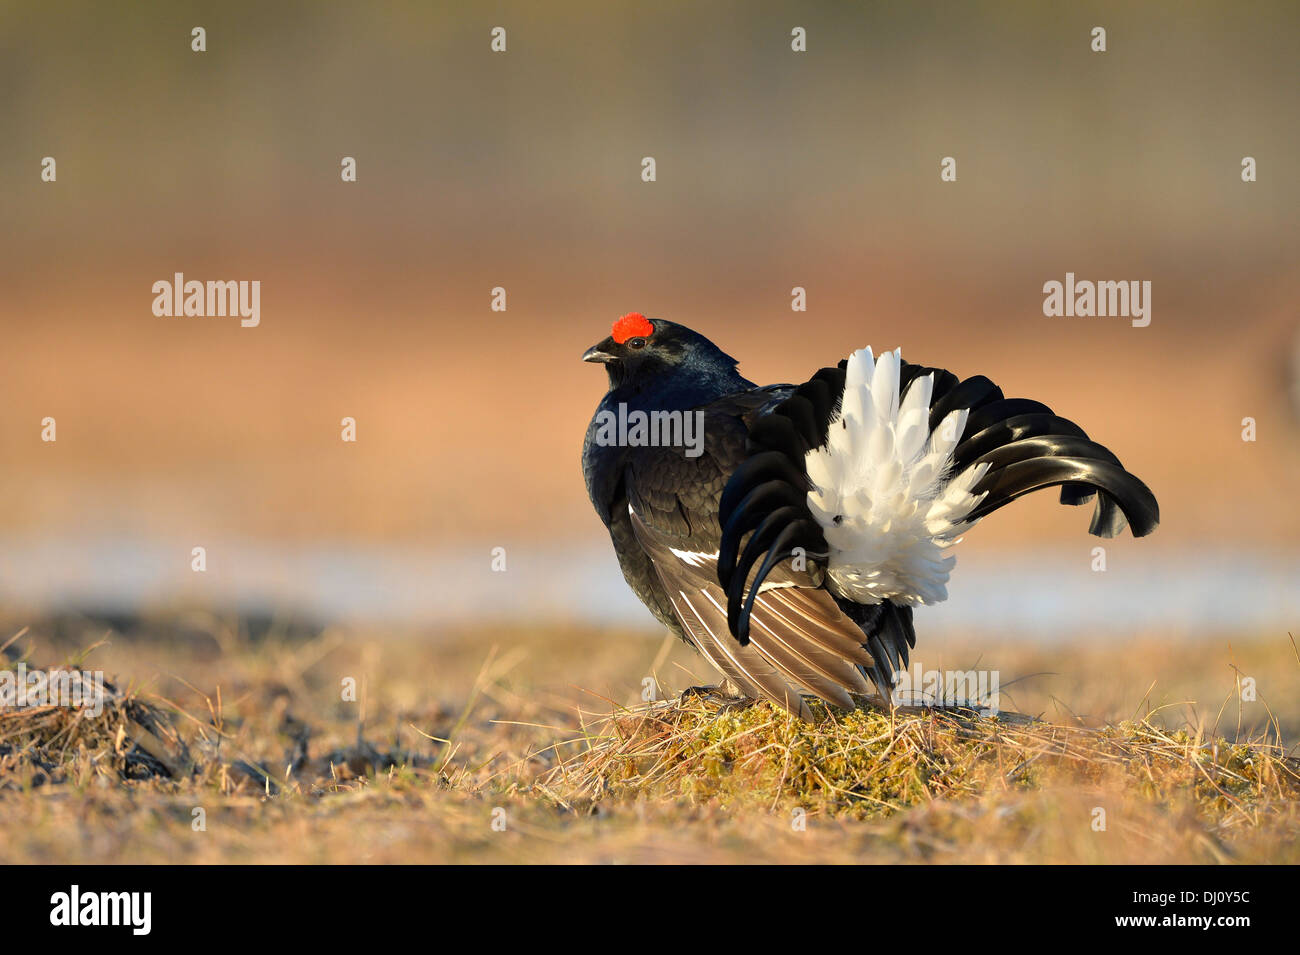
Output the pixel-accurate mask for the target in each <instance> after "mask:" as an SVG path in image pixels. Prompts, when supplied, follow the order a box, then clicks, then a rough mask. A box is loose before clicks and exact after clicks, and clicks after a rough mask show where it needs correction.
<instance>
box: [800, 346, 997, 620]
mask: <svg viewBox="0 0 1300 955" xmlns="http://www.w3.org/2000/svg"><path fill="white" fill-rule="evenodd" d="M901 361H902V357H901V353H900V351H899V350H897V349H896V350H894V351H892V352H885V353H884V354H883V355H881V356H880V358H879V359H877V358H875V357H874V356H873V355H872V352H871V349H870V348H864V349H862V350H861V351H858V352H855V353H854V354H853V355H851V356H849V362H848V368H847V369H846V373H845V382H844V396H843V399H842V400H841V403H840V413H839V415H838V416H837V417H836V418H835V419H834V420H832V422H831V426H830V432H829V437H828V440H827V444H826V447H824V448H819V449H816V450H814V451H810V452H809V453H808V456H807V458H806V459H805V465H806V467H807V471H808V477H809V479H810V480H811V482H812V484H813V486H814V488H813V490H812V491H811V492H809V494H808V506H809V508H810V509H811V511H812V513H813V516H814V517H816V518H817V521H818V522H819V523H820V524H821V525H822V527H823V528H824V529H825V535H826V541H827V543H828V544H830V548H831V554H830V561H829V566H828V568H827V576H828V578H829V581H830V586H831V589H832V590H834V591H835V592H836V593H838V594H840V595H841V596H845V597H848V598H850V599H851V600H854V601H856V602H858V603H880V602H881V601H883V600H892V601H894V602H896V603H905V604H930V603H937V602H939V601H941V600H944V599H945V598H947V596H948V575H949V573H950V572H951V570H952V566H953V564H954V563H955V562H956V558H955V557H952V556H944V551H945V550H946V549H947V548H948V547H951V546H952V545H953V544H955V543H957V541H958V540H959V537H958V535H959V534H961V532H962V531H963V530H964V529H965V528H966V527H967V526H968V523H967V518H968V516H969V515H970V513H971V511H972V510H973V509H974V508H975V507H976V505H978V504H979V502H980V500H982V499H983V497H984V495H983V494H979V495H976V494H972V493H971V489H972V488H973V487H974V486H975V484H976V482H978V481H979V479H980V478H981V477H983V476H984V473H985V471H986V470H987V465H979V466H977V467H973V468H968V469H967V470H965V471H963V472H962V473H961V474H959V475H957V476H955V477H951V479H950V473H949V472H950V471H951V468H952V457H953V452H954V451H955V450H956V448H957V444H958V442H959V441H960V440H961V436H962V431H963V430H964V429H965V427H966V418H967V415H968V414H969V412H968V411H967V410H966V409H960V410H958V411H953V412H952V413H951V414H949V415H948V416H947V417H945V418H944V420H943V421H941V422H940V423H939V427H938V428H936V429H935V431H934V433H930V431H929V418H930V396H931V394H932V393H933V388H934V376H933V374H931V375H926V376H925V377H923V378H918V379H916V380H915V381H913V382H912V385H911V387H910V388H908V390H907V395H906V396H905V397H904V398H903V400H902V403H901V404H900V402H899V387H898V386H899V374H900V370H901V364H900V363H901Z"/></svg>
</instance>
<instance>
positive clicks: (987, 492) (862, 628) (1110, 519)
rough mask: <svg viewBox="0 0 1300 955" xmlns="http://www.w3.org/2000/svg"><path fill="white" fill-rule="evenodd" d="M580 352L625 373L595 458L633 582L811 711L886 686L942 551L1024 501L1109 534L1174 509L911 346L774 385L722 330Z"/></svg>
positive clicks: (858, 356)
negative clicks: (726, 347) (1049, 490)
mask: <svg viewBox="0 0 1300 955" xmlns="http://www.w3.org/2000/svg"><path fill="white" fill-rule="evenodd" d="M582 358H583V361H593V362H601V363H603V364H604V365H605V368H606V370H607V371H608V373H609V391H608V392H607V393H606V395H605V397H604V398H603V399H602V400H601V402H600V405H599V407H598V408H597V411H596V415H595V417H593V419H592V422H591V424H590V425H589V426H588V428H587V436H586V440H585V441H584V443H583V448H582V469H583V473H584V474H585V476H586V480H587V493H588V494H589V495H590V496H591V502H592V504H593V505H595V507H596V512H597V513H598V514H599V515H600V517H601V520H603V521H604V522H605V526H606V527H607V528H608V529H609V534H610V537H611V538H612V539H613V542H614V550H615V552H616V553H617V555H618V561H619V565H620V566H621V567H622V570H623V576H624V577H625V578H626V579H627V582H628V584H629V585H630V586H631V588H632V590H633V591H634V592H635V593H636V595H637V596H638V597H640V598H641V601H642V603H644V604H645V605H646V606H647V607H648V608H649V609H650V612H651V613H653V614H654V615H655V616H656V617H658V618H659V620H660V621H662V622H663V624H664V625H665V626H667V627H668V628H669V629H671V630H673V631H674V632H676V633H677V634H678V635H679V636H680V637H681V638H682V639H683V640H686V641H687V642H688V643H690V644H691V645H692V646H694V647H695V648H696V649H697V650H699V652H700V653H702V654H703V655H704V657H705V658H706V659H707V660H708V661H709V663H711V664H712V665H713V667H714V668H715V669H716V670H717V671H718V672H719V673H721V674H722V676H723V677H724V680H725V682H724V687H725V688H726V689H727V690H728V691H729V692H731V693H733V694H734V695H740V696H745V697H749V698H753V699H758V698H766V699H769V700H771V701H773V702H775V703H777V704H779V705H781V706H783V707H785V708H787V709H788V710H790V711H791V712H794V713H798V714H799V715H801V716H803V717H805V718H808V717H809V716H810V712H809V710H808V707H807V705H806V704H805V703H804V702H803V699H802V698H801V696H800V691H807V692H809V693H812V694H815V695H817V696H819V697H821V698H822V699H823V700H826V701H827V702H828V703H832V704H834V705H836V706H840V707H845V708H852V707H853V706H854V700H853V697H852V694H855V693H856V694H865V693H868V692H870V689H871V686H870V684H868V682H867V680H868V679H869V680H870V681H871V683H873V684H875V687H876V689H877V691H878V692H879V693H880V694H881V695H882V696H886V697H887V696H888V694H889V692H890V690H891V688H892V687H893V686H894V684H895V682H896V678H897V674H898V671H899V670H900V668H905V667H907V666H908V651H909V649H910V648H912V647H915V645H916V634H915V631H914V630H913V628H912V608H913V607H915V606H917V605H918V604H932V603H937V602H938V601H941V600H943V599H945V598H946V597H947V582H948V575H949V572H950V571H951V569H952V565H953V563H954V562H955V558H954V557H951V556H945V551H946V549H947V548H949V547H950V546H951V545H952V544H954V543H956V542H957V540H958V538H959V537H960V535H961V534H962V533H963V532H964V531H965V530H966V529H968V528H969V527H970V526H971V525H973V524H974V523H975V522H976V521H978V520H980V518H982V517H984V516H985V515H986V514H990V513H992V512H993V511H996V510H997V509H998V508H1000V507H1002V506H1003V505H1004V504H1007V503H1009V502H1010V501H1012V500H1015V499H1016V498H1017V497H1020V496H1021V495H1022V494H1027V493H1029V492H1030V491H1036V490H1038V489H1039V488H1045V487H1053V486H1059V487H1060V488H1061V492H1060V493H1061V503H1063V504H1083V503H1085V502H1087V501H1089V500H1091V499H1093V498H1094V497H1095V498H1096V508H1095V510H1094V511H1093V516H1092V524H1091V526H1090V527H1089V528H1088V530H1089V532H1090V533H1092V534H1095V535H1096V536H1098V537H1114V536H1115V535H1116V534H1118V533H1119V532H1120V531H1121V530H1123V528H1124V525H1125V523H1126V522H1127V524H1128V525H1129V526H1130V527H1131V528H1132V531H1133V534H1134V536H1136V537H1142V536H1145V535H1146V534H1149V533H1151V532H1152V531H1153V530H1154V529H1155V527H1156V525H1157V523H1158V522H1159V508H1158V506H1157V504H1156V499H1155V497H1154V496H1153V495H1152V493H1151V491H1150V490H1148V489H1147V486H1146V485H1145V484H1143V483H1142V482H1141V481H1139V480H1138V479H1137V478H1136V477H1134V476H1133V475H1132V474H1129V473H1128V472H1127V471H1126V470H1124V467H1123V466H1122V465H1121V464H1120V462H1119V459H1118V458H1116V457H1115V455H1113V454H1112V453H1111V452H1110V451H1108V450H1106V449H1105V448H1104V447H1102V446H1101V445H1099V444H1097V443H1095V442H1093V441H1091V440H1090V439H1089V438H1088V436H1087V434H1085V433H1084V431H1083V429H1082V428H1080V427H1079V426H1078V425H1076V424H1074V423H1073V422H1071V421H1068V420H1066V419H1065V418H1061V417H1059V416H1057V415H1055V414H1053V413H1052V409H1050V408H1048V407H1047V406H1046V405H1044V404H1042V403H1040V402H1037V401H1032V400H1030V399H1027V398H1007V397H1005V396H1004V395H1003V393H1002V390H1001V389H1000V388H998V387H997V386H996V385H995V384H993V382H991V381H989V379H987V378H985V377H983V376H982V375H977V376H976V377H973V378H966V379H958V378H957V376H956V375H954V374H952V373H951V372H949V371H944V370H942V369H938V368H926V367H923V366H921V365H913V364H911V363H909V362H905V361H903V360H902V358H901V356H900V354H899V352H898V351H892V352H885V353H883V354H882V355H880V356H879V357H877V356H874V355H873V354H872V352H871V350H870V349H863V350H862V351H859V352H856V353H854V354H853V355H851V356H849V358H847V359H846V360H844V361H841V362H840V363H839V364H838V365H837V366H836V367H833V368H823V369H822V370H821V371H819V372H817V374H815V375H813V377H812V378H811V379H810V380H809V381H807V382H805V383H803V384H801V385H768V386H766V387H759V386H757V385H755V384H754V383H753V382H750V381H747V380H746V379H745V378H743V377H742V376H741V375H740V374H739V373H738V372H737V371H736V360H735V359H734V358H731V357H729V356H728V355H726V354H724V353H723V352H722V351H721V350H720V349H719V348H718V347H717V346H716V345H714V344H713V343H712V342H710V341H709V340H708V339H706V338H705V337H704V336H702V335H699V334H697V333H696V332H693V331H691V330H690V329H689V328H686V327H685V326H683V325H677V324H675V323H673V322H668V321H664V320H662V319H647V318H646V317H645V316H643V315H640V314H637V313H632V314H630V315H624V316H623V317H622V318H620V319H619V320H618V321H617V322H615V323H614V329H613V334H612V335H610V336H609V337H608V338H606V339H605V340H604V341H602V342H600V343H599V344H597V345H595V346H593V347H592V348H590V349H588V350H587V352H586V354H584V355H583V356H582Z"/></svg>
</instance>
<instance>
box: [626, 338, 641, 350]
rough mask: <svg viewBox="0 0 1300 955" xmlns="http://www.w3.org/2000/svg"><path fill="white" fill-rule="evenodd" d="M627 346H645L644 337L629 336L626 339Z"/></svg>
mask: <svg viewBox="0 0 1300 955" xmlns="http://www.w3.org/2000/svg"><path fill="white" fill-rule="evenodd" d="M627 347H628V348H645V339H644V338H629V339H628V340H627Z"/></svg>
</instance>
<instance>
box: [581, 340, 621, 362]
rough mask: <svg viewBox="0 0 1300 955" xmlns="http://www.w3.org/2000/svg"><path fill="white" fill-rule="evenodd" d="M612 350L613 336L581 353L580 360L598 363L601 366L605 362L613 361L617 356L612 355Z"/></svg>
mask: <svg viewBox="0 0 1300 955" xmlns="http://www.w3.org/2000/svg"><path fill="white" fill-rule="evenodd" d="M613 349H614V338H613V336H611V337H609V338H606V339H605V340H604V341H603V342H599V343H597V344H595V345H592V346H591V347H590V348H588V349H587V350H586V351H585V352H583V353H582V360H583V361H598V362H600V363H601V364H604V363H605V362H609V361H613V360H614V359H615V358H617V357H618V356H617V355H615V354H613Z"/></svg>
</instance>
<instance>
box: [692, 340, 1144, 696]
mask: <svg viewBox="0 0 1300 955" xmlns="http://www.w3.org/2000/svg"><path fill="white" fill-rule="evenodd" d="M846 365H847V362H840V364H839V366H838V367H836V368H823V369H821V370H820V371H819V372H817V374H816V375H814V376H813V378H812V379H811V380H809V381H808V382H805V383H804V384H802V385H799V386H798V387H796V388H795V389H794V391H793V392H792V393H791V394H790V396H789V397H788V398H786V399H785V400H784V401H782V402H780V403H778V404H777V405H775V406H774V407H772V409H771V411H770V412H769V413H768V414H766V415H763V416H762V417H760V418H758V419H757V420H756V421H755V422H753V423H752V424H751V427H750V433H749V438H748V441H747V448H746V452H747V455H748V456H747V458H746V460H745V461H744V463H742V464H741V465H740V467H738V468H737V469H736V470H735V471H734V472H733V474H732V476H731V478H730V479H729V481H728V483H727V485H726V488H725V489H724V490H723V493H722V500H721V509H720V514H719V517H720V524H721V527H722V543H721V548H720V552H719V559H718V578H719V581H720V583H721V584H722V586H723V589H724V590H725V591H726V593H727V606H728V614H727V617H728V624H729V625H730V627H731V631H732V633H733V635H735V636H736V638H737V639H739V640H740V641H741V642H742V643H744V642H746V638H747V636H748V632H749V613H750V608H752V606H753V602H754V598H755V596H756V595H757V593H758V590H759V587H760V586H761V585H762V584H763V582H764V581H765V580H766V578H767V576H768V574H770V573H771V571H772V569H773V568H774V567H776V566H777V565H778V564H780V563H781V562H782V561H783V560H786V559H788V558H790V557H791V556H792V555H793V554H795V553H796V549H802V552H803V553H804V554H805V555H806V556H807V557H808V558H809V559H810V560H826V559H827V558H828V552H829V548H828V545H827V543H826V539H825V536H824V534H823V532H822V528H821V527H820V526H819V525H818V523H817V521H816V520H815V519H814V518H813V515H812V513H811V511H810V510H809V509H808V505H807V493H808V490H809V481H808V476H807V471H806V470H805V464H804V458H805V456H806V455H807V453H808V451H810V450H812V449H813V448H818V447H822V446H823V445H825V443H826V440H827V434H828V431H829V428H830V426H831V421H832V419H833V418H834V417H835V416H836V414H837V411H838V408H839V405H840V401H841V399H842V397H843V393H844V381H845V368H846ZM925 375H933V384H932V387H931V395H930V418H929V426H930V430H931V431H934V430H935V429H936V428H937V427H938V426H939V425H940V423H941V422H942V421H943V420H944V418H945V417H947V416H948V414H950V413H951V412H953V411H956V410H959V409H967V410H968V412H969V414H968V416H967V419H966V426H965V429H964V431H963V434H962V437H961V440H960V442H959V443H958V445H957V448H956V450H955V452H954V456H953V467H952V471H951V473H952V474H954V475H955V474H958V473H961V472H962V471H965V470H967V469H968V468H971V467H974V466H978V465H985V466H987V472H986V473H985V474H984V476H983V477H982V478H981V479H980V481H979V482H978V484H977V485H976V487H975V492H976V493H981V492H982V493H985V495H986V496H985V497H984V499H983V500H982V501H981V502H980V503H979V505H978V506H977V507H976V508H975V509H974V511H973V512H972V513H971V515H970V520H972V521H975V520H978V519H980V518H982V517H984V516H986V515H988V514H991V513H992V512H993V511H996V510H998V509H999V508H1001V507H1003V506H1005V505H1007V504H1009V503H1010V502H1011V501H1013V500H1015V499H1017V498H1019V497H1022V496H1023V495H1025V494H1029V493H1031V492H1033V491H1036V490H1039V489H1042V488H1046V487H1053V486H1059V487H1060V488H1061V491H1060V500H1061V503H1062V504H1069V505H1079V504H1084V503H1087V502H1088V501H1089V500H1091V499H1092V498H1093V497H1094V496H1095V497H1096V498H1097V505H1096V509H1095V510H1094V512H1093V516H1092V521H1091V523H1090V525H1089V528H1088V530H1089V533H1091V534H1093V535H1096V536H1098V537H1114V536H1115V535H1117V534H1119V533H1120V532H1121V531H1122V530H1123V529H1124V526H1125V524H1127V525H1128V526H1129V527H1130V528H1131V529H1132V532H1133V535H1134V536H1135V537H1142V536H1145V535H1147V534H1149V533H1151V532H1152V531H1153V530H1154V529H1155V528H1156V526H1157V525H1158V523H1159V520H1160V511H1159V505H1158V504H1157V503H1156V499H1155V496H1154V495H1153V494H1152V493H1151V491H1150V489H1149V488H1148V487H1147V486H1146V485H1145V484H1143V483H1142V482H1141V481H1140V480H1138V479H1137V478H1136V477H1134V476H1133V475H1132V474H1130V473H1129V472H1128V471H1126V470H1125V469H1124V466H1123V464H1122V463H1121V462H1120V460H1119V459H1118V458H1117V457H1116V456H1115V455H1114V454H1113V453H1111V452H1110V451H1109V450H1108V449H1106V448H1105V447H1103V446H1102V445H1100V444H1097V443H1096V442H1094V441H1092V440H1091V439H1090V438H1089V437H1088V435H1087V433H1086V432H1085V431H1084V430H1083V429H1082V428H1081V427H1079V426H1078V425H1077V424H1075V423H1074V422H1073V421H1070V420H1069V419H1067V418H1063V417H1060V416H1059V415H1057V414H1055V413H1054V412H1053V411H1052V409H1051V408H1049V407H1048V406H1047V405H1045V404H1043V403H1042V402H1040V401H1035V400H1032V399H1028V398H1007V397H1006V396H1005V395H1004V394H1003V392H1002V389H1001V388H999V387H998V386H997V385H996V384H994V383H993V382H992V381H990V380H989V379H988V378H986V377H985V376H983V375H977V376H974V377H971V378H966V379H958V378H957V376H956V375H954V374H953V373H952V372H950V371H946V370H944V369H940V368H929V367H925V366H922V365H914V364H910V363H908V362H903V363H902V367H901V370H900V376H899V377H900V382H899V384H900V395H905V394H906V392H907V390H908V389H909V388H910V386H911V385H912V384H913V383H914V382H915V381H916V380H917V379H918V378H921V377H923V376H925ZM746 535H749V536H748V538H747V539H746ZM742 543H743V544H744V545H745V546H744V547H743V550H742V547H741V545H742ZM755 565H758V569H757V571H756V572H754V573H753V574H752V579H751V572H752V571H754V567H755ZM836 599H837V602H839V603H841V605H846V604H848V605H851V606H853V607H858V606H859V605H856V604H851V602H849V601H845V600H842V599H841V598H838V597H837V598H836ZM878 606H882V605H872V607H869V608H867V609H866V610H860V612H859V613H858V615H859V616H863V614H866V616H863V619H861V620H858V623H859V625H860V626H861V627H862V629H863V633H864V634H865V635H866V636H867V643H866V644H865V645H866V646H867V649H868V650H870V651H871V654H872V656H873V657H874V658H875V659H876V660H877V663H876V668H877V669H876V672H875V673H874V674H873V678H879V679H877V684H878V685H888V681H889V680H890V679H891V677H892V673H893V672H894V671H895V670H896V669H897V668H898V665H899V664H900V663H901V664H902V665H903V666H906V665H907V651H906V648H907V647H908V646H911V645H912V642H911V641H914V640H915V633H914V631H913V630H912V626H911V609H910V608H909V607H894V605H893V604H888V606H889V607H894V609H892V610H875V609H872V608H873V607H878ZM845 609H846V611H847V607H846V608H845ZM904 618H905V619H904ZM854 619H855V620H856V619H857V617H855V618H854ZM900 641H901V643H900ZM873 644H876V645H873ZM882 679H883V680H885V681H886V683H885V684H881V682H880V681H881V680H882Z"/></svg>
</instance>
